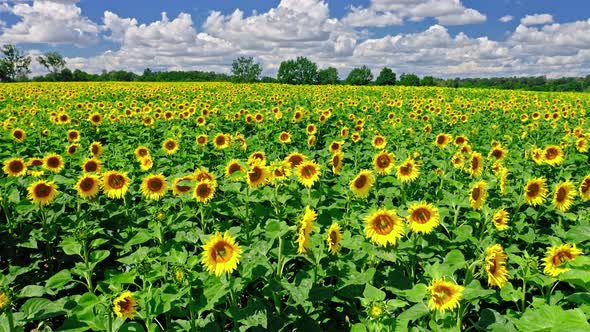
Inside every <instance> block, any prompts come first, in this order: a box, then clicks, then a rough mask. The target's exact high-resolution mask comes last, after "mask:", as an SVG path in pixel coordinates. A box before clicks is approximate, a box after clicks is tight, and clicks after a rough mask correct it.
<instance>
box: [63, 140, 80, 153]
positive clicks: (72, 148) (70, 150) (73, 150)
mask: <svg viewBox="0 0 590 332" xmlns="http://www.w3.org/2000/svg"><path fill="white" fill-rule="evenodd" d="M78 148H80V144H77V143H72V144H70V145H69V146H68V148H67V149H66V153H67V154H68V156H71V155H73V154H74V153H76V151H77V150H78Z"/></svg>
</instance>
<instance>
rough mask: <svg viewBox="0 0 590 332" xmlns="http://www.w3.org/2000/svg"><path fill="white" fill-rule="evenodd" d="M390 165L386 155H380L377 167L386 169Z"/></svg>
mask: <svg viewBox="0 0 590 332" xmlns="http://www.w3.org/2000/svg"><path fill="white" fill-rule="evenodd" d="M390 164H391V159H390V158H389V156H387V155H380V156H379V158H377V165H379V167H381V168H386V167H387V166H389V165H390Z"/></svg>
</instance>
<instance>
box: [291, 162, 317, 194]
mask: <svg viewBox="0 0 590 332" xmlns="http://www.w3.org/2000/svg"><path fill="white" fill-rule="evenodd" d="M320 173H321V172H320V166H319V165H318V164H316V163H315V162H314V161H304V162H302V163H301V164H299V166H297V168H296V169H295V174H297V179H298V180H299V182H300V183H301V184H303V185H304V186H305V187H307V188H311V187H312V186H313V184H314V183H315V182H316V181H318V180H319V179H320Z"/></svg>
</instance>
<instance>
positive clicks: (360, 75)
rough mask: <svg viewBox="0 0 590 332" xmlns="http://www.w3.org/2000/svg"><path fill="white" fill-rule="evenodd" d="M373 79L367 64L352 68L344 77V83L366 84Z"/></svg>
mask: <svg viewBox="0 0 590 332" xmlns="http://www.w3.org/2000/svg"><path fill="white" fill-rule="evenodd" d="M372 80H373V74H372V73H371V69H369V67H367V66H362V67H360V68H354V69H353V70H352V71H351V72H350V74H348V77H347V78H346V84H350V85H367V84H369V83H370V82H371V81H372Z"/></svg>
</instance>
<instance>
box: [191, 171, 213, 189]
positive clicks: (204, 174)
mask: <svg viewBox="0 0 590 332" xmlns="http://www.w3.org/2000/svg"><path fill="white" fill-rule="evenodd" d="M193 177H194V178H195V180H196V181H197V182H201V181H203V180H209V181H211V183H213V184H214V185H217V179H215V175H213V174H212V173H210V172H209V171H208V170H207V169H206V168H197V169H195V171H194V172H193Z"/></svg>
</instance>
